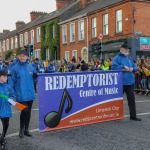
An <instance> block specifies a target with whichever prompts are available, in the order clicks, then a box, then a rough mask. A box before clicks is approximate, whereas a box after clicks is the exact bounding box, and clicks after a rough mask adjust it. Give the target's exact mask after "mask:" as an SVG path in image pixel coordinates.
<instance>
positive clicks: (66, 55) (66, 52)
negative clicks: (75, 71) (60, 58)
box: [65, 51, 69, 61]
mask: <svg viewBox="0 0 150 150" xmlns="http://www.w3.org/2000/svg"><path fill="white" fill-rule="evenodd" d="M65 59H66V61H69V51H65Z"/></svg>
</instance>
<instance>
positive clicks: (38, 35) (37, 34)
mask: <svg viewBox="0 0 150 150" xmlns="http://www.w3.org/2000/svg"><path fill="white" fill-rule="evenodd" d="M40 33H41V32H40V27H38V28H37V29H36V41H37V42H40V41H41V38H40V36H41V34H40Z"/></svg>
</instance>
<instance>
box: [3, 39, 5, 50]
mask: <svg viewBox="0 0 150 150" xmlns="http://www.w3.org/2000/svg"><path fill="white" fill-rule="evenodd" d="M3 51H5V40H4V41H3Z"/></svg>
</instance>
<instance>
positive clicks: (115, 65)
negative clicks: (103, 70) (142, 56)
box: [112, 52, 138, 85]
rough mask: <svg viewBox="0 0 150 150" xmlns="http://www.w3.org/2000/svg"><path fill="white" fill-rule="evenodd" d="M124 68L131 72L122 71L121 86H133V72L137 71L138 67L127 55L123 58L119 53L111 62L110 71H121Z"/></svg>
mask: <svg viewBox="0 0 150 150" xmlns="http://www.w3.org/2000/svg"><path fill="white" fill-rule="evenodd" d="M125 66H127V67H129V68H133V72H127V71H123V85H134V84H135V77H134V72H136V71H138V67H137V66H136V64H135V63H134V62H133V60H132V58H131V57H129V55H127V56H125V55H124V54H122V53H121V52H119V53H118V55H117V56H116V57H115V58H114V60H113V62H112V70H123V69H125V68H124V67H125Z"/></svg>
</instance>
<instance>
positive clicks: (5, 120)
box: [0, 70, 15, 150]
mask: <svg viewBox="0 0 150 150" xmlns="http://www.w3.org/2000/svg"><path fill="white" fill-rule="evenodd" d="M6 82H7V73H6V72H5V71H3V70H0V94H5V95H6V96H8V97H9V98H14V96H15V94H14V90H13V88H12V87H11V86H10V85H8V84H7V83H6ZM10 117H12V110H11V104H10V103H9V102H8V101H6V100H5V99H4V98H2V97H0V119H1V122H2V126H3V130H2V133H1V134H0V144H1V148H2V150H6V149H7V147H6V137H5V136H6V133H7V130H8V127H9V119H10Z"/></svg>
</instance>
